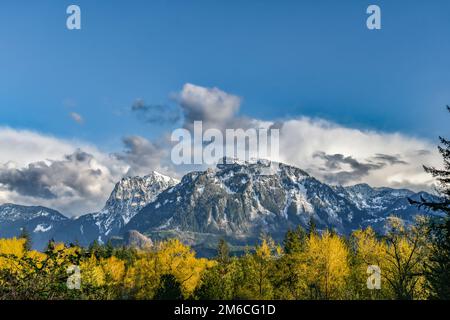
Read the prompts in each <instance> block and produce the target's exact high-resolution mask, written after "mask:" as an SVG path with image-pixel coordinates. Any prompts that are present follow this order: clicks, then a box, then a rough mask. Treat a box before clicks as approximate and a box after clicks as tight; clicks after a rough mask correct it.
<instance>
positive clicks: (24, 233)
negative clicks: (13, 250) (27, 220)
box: [19, 227, 33, 251]
mask: <svg viewBox="0 0 450 320" xmlns="http://www.w3.org/2000/svg"><path fill="white" fill-rule="evenodd" d="M19 238H21V239H25V243H24V249H25V251H30V250H31V248H32V247H33V242H32V240H31V234H30V233H29V232H28V230H27V228H25V227H23V228H21V231H20V235H19Z"/></svg>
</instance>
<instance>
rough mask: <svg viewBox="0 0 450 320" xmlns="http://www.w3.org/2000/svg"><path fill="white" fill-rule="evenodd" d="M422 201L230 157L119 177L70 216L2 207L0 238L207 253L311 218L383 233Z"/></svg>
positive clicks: (279, 234)
mask: <svg viewBox="0 0 450 320" xmlns="http://www.w3.org/2000/svg"><path fill="white" fill-rule="evenodd" d="M421 197H422V198H426V199H428V200H431V201H438V198H437V197H436V196H434V195H431V194H429V193H426V192H413V191H410V190H407V189H392V188H384V187H382V188H374V187H370V186H369V185H367V184H358V185H354V186H331V185H328V184H325V183H323V182H321V181H319V180H317V179H316V178H314V177H312V176H310V175H309V174H308V173H306V172H305V171H303V170H301V169H299V168H296V167H293V166H289V165H286V164H282V163H276V162H270V161H265V160H257V161H251V162H240V161H229V160H228V161H223V162H222V163H221V164H218V165H217V167H216V168H213V169H211V168H210V169H208V170H206V171H194V172H190V173H188V174H186V175H185V176H184V177H183V178H182V179H181V181H178V180H176V179H173V178H170V177H167V176H165V175H162V174H160V173H157V172H152V173H151V174H149V175H147V176H145V177H126V178H123V179H122V180H121V181H119V182H118V183H117V184H116V186H115V188H114V190H113V191H112V193H111V195H110V197H109V199H108V200H107V202H106V204H105V206H104V208H103V209H102V210H100V211H99V212H95V213H89V214H85V215H82V216H79V217H77V218H73V219H69V218H67V217H66V216H65V215H63V214H61V213H59V212H58V211H55V210H52V209H48V208H44V207H27V206H21V205H15V204H4V205H0V237H13V236H17V235H19V234H20V232H21V230H22V228H25V229H26V230H28V232H30V233H31V234H32V242H33V247H34V248H36V249H43V248H44V247H45V245H46V244H47V242H48V241H49V240H50V239H54V240H55V241H64V242H66V243H69V242H71V243H78V244H80V245H85V246H86V245H89V244H90V243H92V242H93V241H95V240H97V241H98V242H100V243H105V242H106V241H108V240H109V239H111V240H113V241H114V243H122V244H127V243H128V242H130V241H131V243H138V244H141V245H142V244H145V245H148V243H151V242H152V241H151V240H150V241H147V240H146V239H144V238H145V237H143V236H142V235H145V236H147V237H149V238H150V239H152V240H153V241H155V240H160V239H165V238H168V237H177V238H179V239H181V240H182V241H183V242H184V243H186V244H189V245H191V246H193V247H194V248H195V249H196V250H197V251H199V252H201V253H204V254H205V255H207V254H208V250H213V248H214V247H215V245H216V243H217V241H218V240H219V239H220V238H224V239H226V240H227V241H228V242H229V243H230V244H231V245H232V246H235V247H236V248H239V247H243V246H246V245H252V244H254V243H255V242H256V241H257V240H258V239H259V238H260V236H261V234H263V233H264V234H268V235H270V236H272V237H273V238H274V239H275V240H278V241H280V240H281V239H282V238H283V236H284V234H285V233H286V231H287V230H288V229H289V228H295V227H296V226H297V225H302V226H304V227H306V226H307V224H308V223H309V221H310V220H311V219H313V220H314V221H315V223H316V225H317V228H318V229H319V230H321V229H322V230H323V229H334V230H335V231H336V232H338V233H341V234H350V233H351V232H352V231H353V230H355V229H358V228H364V227H367V226H372V227H373V228H374V229H375V230H376V231H378V232H380V233H383V231H384V228H385V224H386V220H387V218H388V217H389V216H390V215H395V216H398V217H400V218H401V219H403V220H404V221H405V222H406V223H410V222H412V221H413V219H414V216H415V215H417V214H430V213H429V212H424V211H421V210H420V209H419V208H417V207H415V206H412V205H410V203H409V201H408V198H412V199H420V198H421ZM130 235H131V236H132V237H131V238H132V240H130Z"/></svg>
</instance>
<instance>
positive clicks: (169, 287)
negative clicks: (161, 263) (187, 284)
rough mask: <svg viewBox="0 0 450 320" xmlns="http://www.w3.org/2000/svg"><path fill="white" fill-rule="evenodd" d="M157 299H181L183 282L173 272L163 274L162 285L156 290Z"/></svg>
mask: <svg viewBox="0 0 450 320" xmlns="http://www.w3.org/2000/svg"><path fill="white" fill-rule="evenodd" d="M154 299H156V300H181V299H183V293H182V292H181V284H180V282H179V281H178V280H177V278H175V276H174V275H172V274H163V275H161V278H160V285H159V287H158V289H157V290H156V293H155V297H154Z"/></svg>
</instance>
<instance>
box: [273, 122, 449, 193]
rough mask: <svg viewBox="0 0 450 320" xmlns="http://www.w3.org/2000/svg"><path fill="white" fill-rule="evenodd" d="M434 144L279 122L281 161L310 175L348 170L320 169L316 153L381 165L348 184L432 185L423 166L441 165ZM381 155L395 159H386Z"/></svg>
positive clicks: (321, 163)
mask: <svg viewBox="0 0 450 320" xmlns="http://www.w3.org/2000/svg"><path fill="white" fill-rule="evenodd" d="M435 149H436V147H435V145H433V143H431V142H429V141H427V140H424V139H419V138H414V137H408V136H406V135H403V134H400V133H383V132H376V131H369V130H359V129H353V128H347V127H344V126H340V125H337V124H335V123H332V122H329V121H325V120H320V119H311V118H307V117H303V118H299V119H293V120H288V121H285V122H283V123H282V128H281V132H280V156H281V159H279V160H280V161H283V162H287V163H290V164H293V165H296V166H299V167H301V168H304V169H305V170H308V171H309V172H310V173H311V174H312V175H315V176H317V177H318V178H323V179H325V180H326V178H325V177H326V176H327V175H329V174H330V173H337V172H340V171H343V170H344V171H345V170H349V168H345V167H342V168H341V169H339V168H336V169H335V170H333V169H331V168H326V169H328V170H327V171H323V170H321V168H324V167H325V165H326V163H325V160H323V159H320V158H319V157H317V156H315V154H316V153H317V152H323V153H325V154H327V155H337V154H338V155H343V156H344V157H352V158H353V159H355V160H356V161H359V162H360V163H365V164H374V165H375V166H374V167H376V164H377V163H378V164H379V163H384V165H383V166H380V168H378V169H376V168H374V169H373V170H369V171H368V173H367V175H366V176H362V177H360V179H357V180H353V181H348V184H352V183H359V182H366V183H369V184H371V185H373V186H393V187H400V186H402V185H407V186H408V187H415V189H416V190H417V189H421V188H424V187H425V186H429V185H431V184H432V183H433V179H432V178H431V177H430V175H428V174H427V173H425V172H424V170H423V167H422V165H424V164H425V165H434V166H440V164H441V163H440V161H441V160H440V157H439V154H438V152H437V151H435ZM380 155H387V156H391V157H393V158H395V159H397V162H395V161H392V160H391V161H389V159H388V160H385V161H384V162H383V160H382V157H380Z"/></svg>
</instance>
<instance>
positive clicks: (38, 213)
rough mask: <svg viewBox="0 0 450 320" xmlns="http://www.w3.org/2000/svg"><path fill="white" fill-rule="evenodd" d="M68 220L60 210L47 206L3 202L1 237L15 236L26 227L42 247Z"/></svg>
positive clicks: (0, 206)
mask: <svg viewBox="0 0 450 320" xmlns="http://www.w3.org/2000/svg"><path fill="white" fill-rule="evenodd" d="M68 220H69V219H68V218H66V217H65V216H64V215H62V214H61V213H59V212H58V211H56V210H52V209H49V208H45V207H39V206H35V207H33V206H20V205H16V204H9V203H8V204H3V205H0V237H2V238H10V237H15V236H18V235H19V234H20V233H21V232H22V229H25V230H26V231H27V232H28V233H29V234H30V235H31V236H32V239H33V242H34V243H35V244H37V246H39V247H40V246H41V244H42V243H47V241H48V239H51V238H52V236H53V234H54V232H55V230H57V229H58V228H59V227H60V226H61V225H62V224H64V222H65V221H68Z"/></svg>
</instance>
